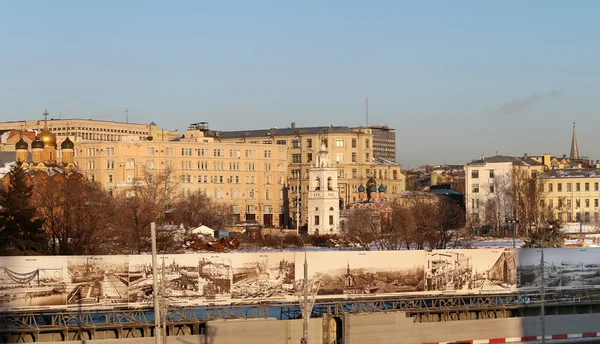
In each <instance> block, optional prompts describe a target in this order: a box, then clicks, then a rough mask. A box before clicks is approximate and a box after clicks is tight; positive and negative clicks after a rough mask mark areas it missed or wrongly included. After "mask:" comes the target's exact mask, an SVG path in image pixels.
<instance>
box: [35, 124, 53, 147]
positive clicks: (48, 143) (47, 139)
mask: <svg viewBox="0 0 600 344" xmlns="http://www.w3.org/2000/svg"><path fill="white" fill-rule="evenodd" d="M38 137H39V138H40V140H42V142H44V147H54V146H56V135H54V134H52V133H51V132H50V130H48V128H44V130H42V132H41V133H40V134H39V135H38Z"/></svg>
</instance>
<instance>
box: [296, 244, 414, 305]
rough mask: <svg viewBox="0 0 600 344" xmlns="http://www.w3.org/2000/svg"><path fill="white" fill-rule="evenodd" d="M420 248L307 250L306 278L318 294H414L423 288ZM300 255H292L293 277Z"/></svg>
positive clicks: (301, 259) (298, 271) (300, 266)
mask: <svg viewBox="0 0 600 344" xmlns="http://www.w3.org/2000/svg"><path fill="white" fill-rule="evenodd" d="M423 260H424V251H403V252H398V251H369V252H356V251H354V252H342V251H337V252H310V253H308V273H309V278H314V279H316V280H317V281H318V282H319V283H320V287H319V290H318V294H317V295H319V296H324V295H327V296H329V295H348V294H358V295H373V294H388V293H389V294H394V293H415V292H419V291H422V290H423ZM303 263H304V257H303V255H302V254H297V255H296V279H301V278H302V276H303Z"/></svg>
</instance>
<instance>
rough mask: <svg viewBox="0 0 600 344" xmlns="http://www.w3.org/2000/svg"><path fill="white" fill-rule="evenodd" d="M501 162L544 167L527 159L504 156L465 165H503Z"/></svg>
mask: <svg viewBox="0 0 600 344" xmlns="http://www.w3.org/2000/svg"><path fill="white" fill-rule="evenodd" d="M503 162H509V163H510V162H512V163H513V164H516V165H520V166H544V164H542V163H541V162H537V161H535V160H533V159H531V158H529V157H527V158H518V157H513V156H506V155H495V156H491V157H487V158H483V159H480V160H475V161H472V162H470V163H468V164H467V165H469V166H473V165H484V164H487V163H503Z"/></svg>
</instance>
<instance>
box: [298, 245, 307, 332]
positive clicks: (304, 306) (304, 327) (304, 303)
mask: <svg viewBox="0 0 600 344" xmlns="http://www.w3.org/2000/svg"><path fill="white" fill-rule="evenodd" d="M298 239H300V241H302V247H304V279H303V280H302V307H301V308H302V337H303V338H304V339H305V342H308V261H307V260H306V242H304V239H302V237H301V236H299V235H298Z"/></svg>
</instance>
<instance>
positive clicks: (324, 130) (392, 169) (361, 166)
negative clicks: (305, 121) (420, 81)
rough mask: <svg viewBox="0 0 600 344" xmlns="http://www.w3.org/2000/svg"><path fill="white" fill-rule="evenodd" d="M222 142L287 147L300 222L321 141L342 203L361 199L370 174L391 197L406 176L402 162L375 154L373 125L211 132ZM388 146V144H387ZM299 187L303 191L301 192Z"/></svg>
mask: <svg viewBox="0 0 600 344" xmlns="http://www.w3.org/2000/svg"><path fill="white" fill-rule="evenodd" d="M211 135H214V136H215V137H216V138H217V139H218V140H220V141H222V142H238V143H241V142H245V143H250V144H264V145H272V146H281V147H284V148H286V149H287V163H288V166H287V183H288V184H289V185H290V199H291V200H292V205H291V209H290V211H291V213H292V219H295V218H296V214H295V213H296V209H297V204H296V203H295V200H296V199H297V197H298V196H300V199H301V211H300V215H301V221H300V222H301V224H306V223H307V220H308V212H307V202H306V201H305V200H307V199H308V196H307V195H308V169H309V168H310V165H311V164H312V163H313V160H314V159H315V158H316V154H317V153H318V151H319V148H320V145H321V142H323V143H324V144H325V148H326V149H327V151H328V153H329V156H330V157H331V160H332V162H333V163H335V165H336V168H337V170H338V187H339V195H340V201H341V203H342V205H343V206H345V205H347V204H350V203H355V202H357V201H358V200H359V192H358V189H359V187H360V186H361V185H363V184H365V183H366V182H367V180H368V179H369V178H370V177H374V178H375V179H376V181H377V184H378V185H382V184H383V185H384V187H385V188H386V190H387V192H386V196H387V197H388V199H394V198H397V197H400V193H401V192H402V191H404V190H405V177H404V175H403V174H402V167H401V165H400V164H398V163H396V162H393V161H390V160H386V159H383V158H377V157H375V155H374V134H373V129H372V128H349V127H345V126H327V127H296V125H295V124H294V123H292V124H291V126H290V127H289V128H272V129H266V130H248V131H223V132H211ZM386 147H387V146H386ZM298 190H300V192H298Z"/></svg>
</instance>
